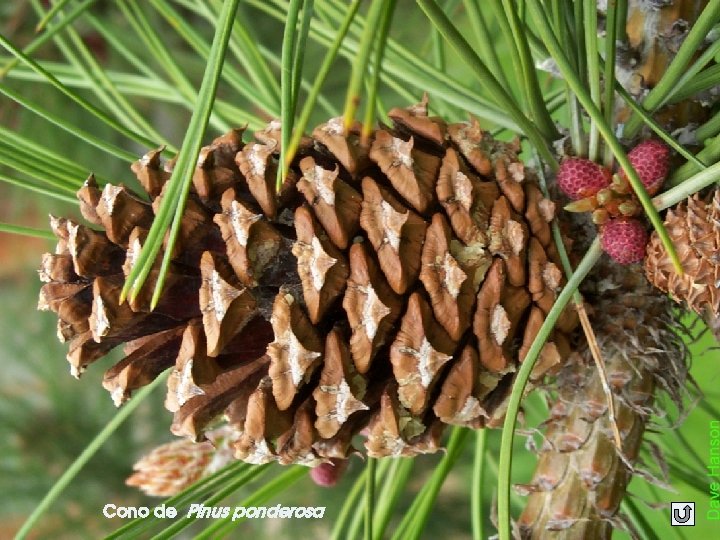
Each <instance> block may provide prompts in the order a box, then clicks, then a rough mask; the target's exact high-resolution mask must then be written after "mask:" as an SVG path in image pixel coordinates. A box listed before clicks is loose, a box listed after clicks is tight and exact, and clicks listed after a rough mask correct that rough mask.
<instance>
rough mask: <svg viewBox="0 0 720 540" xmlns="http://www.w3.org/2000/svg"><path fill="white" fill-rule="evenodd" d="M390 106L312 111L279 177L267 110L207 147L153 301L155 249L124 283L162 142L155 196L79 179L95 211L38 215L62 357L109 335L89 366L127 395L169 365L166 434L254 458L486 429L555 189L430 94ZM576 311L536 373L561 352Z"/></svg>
mask: <svg viewBox="0 0 720 540" xmlns="http://www.w3.org/2000/svg"><path fill="white" fill-rule="evenodd" d="M390 117H391V118H392V120H393V127H383V128H381V129H378V130H377V131H375V132H374V134H373V136H372V137H371V139H370V142H369V145H368V146H363V145H361V144H360V126H359V125H355V126H353V127H352V128H351V129H350V130H349V131H348V132H345V131H344V130H343V126H342V121H341V119H332V120H330V121H328V122H327V123H325V124H322V125H320V126H318V127H317V128H316V129H315V130H314V131H313V133H312V137H311V138H306V139H304V141H303V144H302V145H301V147H300V149H299V151H298V154H297V156H296V157H295V160H294V161H293V163H292V165H291V168H290V173H289V175H288V177H287V179H286V181H285V183H284V184H283V186H282V188H281V189H280V191H279V192H276V191H275V179H276V171H277V166H278V150H279V141H278V137H279V125H278V124H277V123H276V122H274V123H271V124H270V125H269V126H268V128H267V129H266V130H264V131H262V132H259V133H256V134H255V142H249V143H244V142H243V140H242V137H241V136H242V133H241V132H240V131H231V132H230V133H228V134H226V135H224V136H222V137H220V138H218V139H216V140H215V141H213V143H212V144H210V145H209V146H207V147H205V148H203V149H202V151H201V154H200V159H199V161H198V166H197V169H196V170H195V174H194V177H193V184H192V189H191V191H190V194H189V197H188V201H187V208H186V210H185V213H184V218H183V222H182V226H181V228H180V234H179V239H178V242H177V244H176V246H175V248H174V250H173V259H172V262H171V264H170V267H169V271H168V274H167V280H166V284H165V288H164V291H163V295H162V298H161V300H160V303H159V304H158V305H157V307H156V308H155V309H154V310H153V311H152V312H151V311H150V309H149V306H150V297H151V295H152V291H153V287H154V284H155V281H156V277H157V273H158V269H159V262H158V263H157V266H156V267H155V268H154V269H153V271H152V272H151V273H150V277H149V279H148V282H147V283H146V285H145V287H144V289H143V290H142V291H141V293H140V295H139V296H138V297H137V298H136V299H134V300H133V301H131V302H129V303H123V304H120V303H119V295H120V290H121V288H122V286H123V283H124V280H125V278H126V276H127V275H128V272H129V271H130V270H131V268H132V266H133V264H134V261H135V260H136V258H137V255H138V253H139V250H140V249H141V246H142V245H143V243H144V242H145V239H146V237H147V233H148V229H149V227H150V226H151V223H152V220H153V217H154V215H155V213H156V212H157V209H158V206H159V203H160V201H161V199H162V198H163V197H164V196H165V193H166V190H167V180H168V178H169V177H170V170H171V168H172V163H165V164H163V163H162V161H161V158H160V151H157V150H156V151H151V152H149V153H148V154H146V155H145V156H144V157H142V159H140V160H139V161H138V162H136V163H135V164H134V165H133V171H134V172H135V174H136V176H137V178H138V180H139V181H140V183H141V185H142V186H143V188H144V190H145V191H146V192H147V194H148V195H149V198H150V200H151V202H146V201H145V200H144V198H143V197H140V196H139V195H137V194H135V193H133V192H131V191H130V190H129V189H128V188H126V187H123V186H112V185H107V186H105V187H104V188H101V187H100V186H98V185H97V184H96V182H95V181H94V179H92V178H90V179H88V181H87V182H86V183H85V185H84V186H83V188H82V189H81V190H80V192H79V193H78V196H79V199H80V206H81V210H82V212H83V215H84V216H85V218H86V219H87V220H88V221H89V222H90V223H91V224H92V225H93V226H94V227H95V228H90V227H88V226H85V225H82V224H79V223H75V222H74V221H72V220H68V219H63V218H53V219H52V228H53V231H54V232H55V235H56V236H57V238H58V246H57V249H56V251H55V253H52V254H46V255H45V256H44V258H43V264H42V269H41V271H40V275H41V278H42V280H43V281H44V282H45V285H44V286H43V288H42V291H41V293H40V306H39V307H40V308H41V309H50V310H53V311H55V312H56V313H57V314H58V319H59V320H58V335H59V337H60V339H61V340H63V341H67V342H69V353H68V360H69V362H70V364H71V368H72V372H73V373H74V374H75V375H78V376H79V375H80V374H81V373H82V372H83V371H84V370H85V369H86V368H88V366H90V365H91V364H92V363H93V362H95V361H96V360H98V359H99V358H101V357H102V356H104V355H105V354H106V353H107V352H109V351H110V350H111V349H113V348H115V347H118V346H123V348H124V352H125V357H124V358H123V359H122V360H121V361H120V362H118V363H117V364H116V365H115V366H113V367H112V368H110V369H109V370H108V372H107V373H106V374H105V379H104V382H103V385H104V386H105V387H106V388H107V389H108V390H109V391H110V392H111V394H112V397H113V399H114V400H115V402H116V403H117V404H121V403H122V402H124V401H125V400H127V399H128V398H129V397H130V395H131V394H132V392H133V391H134V390H136V389H137V388H140V387H142V386H144V385H146V384H148V383H149V382H150V381H151V380H153V379H154V378H155V377H157V376H158V375H159V374H160V373H162V372H163V371H165V370H166V369H170V370H171V372H170V376H169V379H168V393H167V398H166V407H167V408H168V409H169V410H170V411H172V412H173V413H174V420H173V424H172V431H173V433H175V434H177V435H179V436H185V437H189V438H191V439H193V440H202V439H203V438H204V435H203V433H204V431H205V429H206V428H207V427H208V426H210V425H212V424H213V423H214V422H216V421H218V420H220V421H224V422H227V424H228V425H229V426H231V427H232V428H233V429H235V430H236V431H237V433H238V437H237V440H235V441H234V443H233V447H234V452H235V457H236V458H238V459H242V460H245V461H247V462H250V463H266V462H269V461H279V462H280V463H301V464H305V465H308V466H316V465H318V464H320V463H323V462H328V461H329V460H330V459H332V458H340V459H344V458H347V457H348V456H349V455H350V454H352V453H355V452H357V451H358V450H359V449H357V448H354V447H353V442H352V438H353V436H354V435H355V434H357V433H359V432H360V431H361V430H363V429H367V433H368V436H367V440H366V442H365V449H366V451H367V453H368V455H370V456H375V457H381V456H406V455H415V454H418V453H425V452H435V451H436V450H438V448H439V445H440V436H441V434H442V432H443V430H444V428H445V427H446V426H447V425H448V424H454V425H462V426H470V427H474V428H479V427H483V426H485V425H494V424H497V422H498V421H499V420H500V419H501V418H502V416H503V414H504V410H505V406H506V398H507V395H508V393H509V388H510V387H511V382H512V380H513V378H514V373H515V371H516V369H517V366H518V363H519V362H520V361H521V360H522V359H523V358H524V356H525V354H526V353H527V350H528V349H529V347H530V344H531V343H532V341H533V339H534V338H535V336H536V334H537V332H538V330H539V328H540V326H541V324H542V322H543V320H544V319H545V316H546V314H547V313H548V311H549V310H550V308H551V306H552V305H553V303H554V302H555V299H556V296H557V291H558V290H559V289H560V288H561V287H562V284H563V276H562V272H561V271H560V269H559V268H560V264H559V259H558V256H557V252H556V250H555V246H554V244H553V239H552V234H551V231H550V226H549V222H550V221H551V220H552V219H553V213H554V205H553V203H552V202H551V201H549V200H546V199H544V198H543V196H542V194H541V191H540V188H539V186H538V183H537V181H536V177H535V175H534V174H533V172H532V171H531V170H528V169H526V168H525V167H524V165H523V163H522V162H521V161H520V160H519V158H518V156H517V151H518V148H517V147H516V146H514V145H510V144H507V143H503V142H499V141H495V140H494V139H493V138H492V137H491V136H490V135H489V134H488V133H486V132H484V131H482V130H481V129H480V128H479V126H478V124H477V122H475V121H473V122H470V123H457V124H449V125H448V124H446V123H445V122H444V121H442V120H441V119H438V118H434V117H428V116H427V102H426V101H423V102H422V103H419V104H418V105H415V106H413V107H410V108H408V109H393V110H392V111H391V112H390ZM575 317H576V316H575V313H574V311H573V310H571V309H568V310H567V311H566V312H565V313H564V314H563V316H562V317H561V318H560V320H559V322H558V324H557V326H556V329H555V330H554V332H553V334H552V335H551V336H550V340H549V342H548V344H547V345H546V346H545V348H544V349H543V352H542V355H541V359H540V364H539V366H540V368H538V369H536V372H535V373H534V374H533V375H534V377H535V378H541V377H542V376H543V374H544V373H545V372H546V371H548V370H550V369H553V368H555V367H556V366H559V365H560V364H561V363H562V361H563V359H564V358H566V357H567V355H568V354H569V345H568V335H569V333H570V332H572V331H573V329H574V328H575V325H576V318H575Z"/></svg>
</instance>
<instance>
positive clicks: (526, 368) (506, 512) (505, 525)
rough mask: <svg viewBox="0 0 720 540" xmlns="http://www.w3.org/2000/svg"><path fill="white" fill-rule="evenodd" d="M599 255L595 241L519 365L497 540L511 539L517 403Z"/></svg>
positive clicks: (507, 424) (504, 452)
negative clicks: (549, 337)
mask: <svg viewBox="0 0 720 540" xmlns="http://www.w3.org/2000/svg"><path fill="white" fill-rule="evenodd" d="M601 254H602V250H601V248H600V240H599V239H598V238H595V240H594V242H593V243H592V245H591V246H590V248H589V249H588V251H587V253H585V256H584V257H583V259H582V261H580V264H579V265H578V267H577V269H576V270H575V272H574V273H573V275H572V277H571V278H570V279H569V280H568V282H567V284H566V285H565V287H563V290H562V291H561V292H560V294H559V295H558V297H557V299H556V300H555V303H554V304H553V306H552V308H551V309H550V311H549V312H548V314H547V317H546V318H545V321H544V322H543V324H542V326H541V327H540V330H539V331H538V333H537V335H536V337H535V339H534V340H533V343H532V345H531V346H530V349H529V350H528V353H527V355H526V356H525V359H524V360H523V362H522V363H521V364H520V370H519V371H518V372H517V375H516V376H515V381H514V383H513V388H512V392H511V393H510V399H509V401H508V407H507V411H506V413H505V421H504V423H503V428H502V436H501V442H500V466H499V472H498V532H499V534H500V540H510V539H511V538H512V536H511V533H510V530H511V527H510V485H511V471H512V456H513V441H514V438H515V423H516V422H517V416H518V413H519V412H520V402H521V401H522V398H523V396H524V394H525V388H526V386H527V383H528V381H529V380H530V374H531V373H532V370H533V367H534V366H535V363H536V362H537V359H538V358H539V356H540V351H541V350H542V348H543V346H544V345H545V342H546V340H547V338H548V336H549V335H550V332H552V329H553V327H554V326H555V323H556V321H557V319H558V317H559V316H560V313H562V310H563V309H565V306H566V305H567V303H568V302H569V301H570V299H571V298H572V296H573V295H574V294H575V292H576V291H577V289H578V287H579V286H580V283H581V282H582V281H583V279H585V277H586V276H587V275H588V273H589V272H590V270H592V268H593V266H594V265H595V263H596V262H597V261H598V259H599V258H600V255H601Z"/></svg>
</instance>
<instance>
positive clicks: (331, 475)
mask: <svg viewBox="0 0 720 540" xmlns="http://www.w3.org/2000/svg"><path fill="white" fill-rule="evenodd" d="M347 464H348V460H347V459H338V458H330V463H321V464H320V465H318V466H317V467H313V468H312V469H310V478H312V481H313V482H315V483H316V484H317V485H318V486H322V487H332V486H334V485H335V484H337V483H338V481H339V480H340V477H342V474H343V473H344V472H345V469H347Z"/></svg>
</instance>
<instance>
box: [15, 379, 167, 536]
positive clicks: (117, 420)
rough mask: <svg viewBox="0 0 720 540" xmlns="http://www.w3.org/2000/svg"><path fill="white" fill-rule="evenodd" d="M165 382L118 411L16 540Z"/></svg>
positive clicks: (148, 388)
mask: <svg viewBox="0 0 720 540" xmlns="http://www.w3.org/2000/svg"><path fill="white" fill-rule="evenodd" d="M164 382H165V377H163V376H160V377H158V378H157V379H155V380H154V381H153V382H152V383H150V384H149V385H147V386H146V387H145V388H143V389H141V390H140V391H139V392H138V393H137V394H136V395H135V397H133V398H132V399H131V400H130V401H129V402H128V403H126V404H125V405H124V406H123V408H122V409H120V411H118V413H117V414H116V415H115V416H114V417H113V419H112V420H110V422H108V423H107V425H106V426H105V427H104V428H103V429H102V430H101V431H100V433H98V434H97V436H96V437H95V438H94V439H93V440H92V441H90V443H89V444H88V445H87V446H86V447H85V449H84V450H83V451H82V453H81V454H80V455H79V456H78V457H77V459H75V461H74V462H73V463H72V465H70V466H69V467H68V468H67V469H65V472H63V474H62V476H60V478H58V480H57V482H55V485H53V487H52V488H51V489H50V491H48V492H47V494H46V495H45V497H44V498H43V500H42V501H40V503H39V504H38V505H37V506H36V507H35V509H34V510H33V512H32V514H30V517H28V518H27V520H26V521H25V523H23V525H22V527H20V530H19V531H18V532H17V535H16V536H15V539H16V540H23V539H24V538H26V537H27V535H28V533H29V532H30V531H31V530H32V528H33V527H34V526H35V524H36V523H37V522H38V520H39V519H40V518H41V517H42V516H43V515H44V514H45V512H46V511H47V509H48V508H50V506H51V505H52V504H53V503H54V502H55V501H56V500H57V499H58V497H59V496H60V494H61V493H62V492H63V491H64V490H65V488H66V487H67V486H68V485H69V484H70V482H72V480H73V478H75V477H76V476H77V474H78V473H79V472H80V471H81V470H82V468H83V467H84V466H85V465H86V464H87V462H88V461H90V458H92V457H93V456H94V455H95V454H96V453H97V451H98V450H99V449H100V448H101V447H102V445H103V444H105V442H107V440H108V439H109V438H110V436H111V435H112V434H113V433H114V432H115V430H117V428H119V427H120V425H121V424H122V423H123V422H124V421H125V420H127V419H128V418H129V417H130V415H131V414H132V413H133V412H134V411H135V409H137V407H138V405H140V404H141V403H142V402H143V400H144V399H145V398H147V397H148V396H149V395H150V394H151V393H152V392H153V390H155V388H157V387H158V386H160V385H161V384H162V383H164Z"/></svg>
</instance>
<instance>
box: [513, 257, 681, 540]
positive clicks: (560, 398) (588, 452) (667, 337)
mask: <svg viewBox="0 0 720 540" xmlns="http://www.w3.org/2000/svg"><path fill="white" fill-rule="evenodd" d="M596 277H597V279H594V280H591V281H590V283H595V284H597V290H596V291H594V294H593V292H592V291H586V293H587V298H588V301H589V302H591V304H592V305H593V307H595V308H596V309H595V310H594V313H595V316H594V317H593V321H592V324H593V329H594V330H595V332H596V334H597V340H598V344H599V346H600V349H601V351H602V355H603V358H604V360H605V363H606V366H607V373H608V380H609V383H610V387H611V389H612V392H613V394H614V403H615V414H616V424H617V427H618V430H619V432H620V436H621V439H622V443H623V446H622V455H620V452H619V451H618V449H617V448H616V447H615V444H614V442H613V434H612V426H611V424H610V418H609V414H608V407H607V399H606V397H605V394H604V392H603V387H602V382H601V380H600V376H599V374H598V371H597V369H596V368H595V366H594V364H593V361H592V357H591V355H590V353H589V352H588V351H580V352H574V353H572V355H571V357H570V359H569V361H568V362H567V363H566V365H565V366H564V367H563V368H562V370H561V371H560V372H559V373H558V375H557V378H556V380H555V381H554V383H553V384H551V385H549V387H548V389H549V390H550V391H551V393H550V394H549V395H551V396H554V398H553V399H552V400H551V409H550V414H551V417H550V419H549V420H548V421H547V429H546V432H545V439H544V442H543V445H542V448H541V450H540V455H539V460H538V464H537V467H536V470H535V474H534V476H533V480H532V482H531V483H530V484H529V485H524V486H519V490H520V491H521V492H523V493H529V494H530V497H529V499H528V503H527V506H526V508H525V510H524V512H523V514H522V515H521V517H520V521H519V525H520V532H521V536H522V537H523V538H533V539H540V538H542V539H544V540H546V539H557V540H559V539H567V540H582V539H588V540H590V539H592V540H601V539H609V538H610V537H611V535H612V530H613V528H618V527H619V528H625V527H626V524H625V522H624V520H623V518H622V516H620V515H619V514H618V509H619V506H620V503H621V501H622V499H623V497H624V496H625V490H626V488H627V485H628V484H629V482H630V480H631V478H632V475H633V474H635V472H636V470H635V468H634V466H635V465H636V464H637V460H638V454H639V451H640V447H641V444H642V442H643V434H644V432H645V428H646V426H647V423H648V420H649V417H650V414H651V413H652V412H653V410H652V408H651V407H652V404H653V399H654V394H655V392H656V390H659V389H664V390H666V391H667V392H668V393H669V396H670V398H671V399H673V401H674V402H675V403H676V404H677V405H678V406H679V407H681V406H682V405H681V392H682V388H683V385H684V382H685V379H686V377H687V366H686V364H685V357H686V350H685V348H684V346H683V343H682V341H681V339H680V338H679V337H678V336H677V334H676V332H675V328H677V324H678V322H677V320H676V319H675V316H674V314H673V310H672V305H671V302H670V301H669V300H668V299H667V298H666V296H665V295H662V294H660V293H659V292H658V291H657V290H656V289H653V288H652V287H651V286H650V285H649V284H648V283H647V282H646V281H645V279H644V277H643V276H642V274H639V273H638V272H637V271H634V270H633V269H631V268H629V267H623V266H619V265H612V266H605V267H604V268H600V269H599V270H598V272H597V275H596ZM593 295H594V296H595V298H593ZM628 526H629V525H628Z"/></svg>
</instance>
